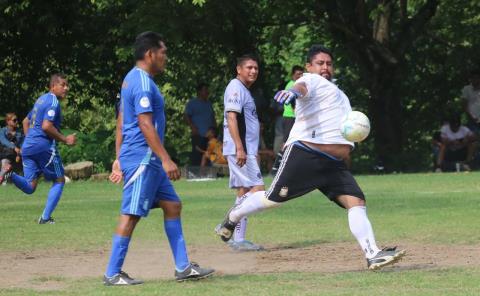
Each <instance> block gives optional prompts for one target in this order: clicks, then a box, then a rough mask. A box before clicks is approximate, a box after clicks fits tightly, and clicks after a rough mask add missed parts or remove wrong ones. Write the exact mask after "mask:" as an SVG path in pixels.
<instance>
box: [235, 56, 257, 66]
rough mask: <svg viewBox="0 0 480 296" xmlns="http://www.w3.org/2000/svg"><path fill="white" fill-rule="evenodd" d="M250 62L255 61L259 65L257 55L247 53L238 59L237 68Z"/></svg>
mask: <svg viewBox="0 0 480 296" xmlns="http://www.w3.org/2000/svg"><path fill="white" fill-rule="evenodd" d="M248 60H252V61H255V62H257V64H258V57H257V56H256V55H253V54H250V53H247V54H244V55H242V56H240V57H238V58H237V67H238V66H241V65H243V64H244V63H245V62H246V61H248Z"/></svg>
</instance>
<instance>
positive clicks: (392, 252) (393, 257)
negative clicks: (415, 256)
mask: <svg viewBox="0 0 480 296" xmlns="http://www.w3.org/2000/svg"><path fill="white" fill-rule="evenodd" d="M406 253H407V252H406V251H405V250H400V251H397V247H393V248H383V249H382V250H381V251H380V252H378V253H377V255H375V257H373V258H370V259H367V267H368V269H370V270H378V269H380V268H382V267H384V266H387V265H391V264H394V263H397V262H398V261H400V260H401V259H402V258H403V256H405V254H406Z"/></svg>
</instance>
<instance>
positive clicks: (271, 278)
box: [0, 173, 480, 295]
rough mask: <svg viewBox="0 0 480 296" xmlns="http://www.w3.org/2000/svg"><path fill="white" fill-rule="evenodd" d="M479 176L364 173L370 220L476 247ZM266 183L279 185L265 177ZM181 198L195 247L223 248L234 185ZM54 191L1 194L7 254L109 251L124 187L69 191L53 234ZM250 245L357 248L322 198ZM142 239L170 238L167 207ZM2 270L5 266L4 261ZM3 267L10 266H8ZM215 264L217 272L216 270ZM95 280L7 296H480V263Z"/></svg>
mask: <svg viewBox="0 0 480 296" xmlns="http://www.w3.org/2000/svg"><path fill="white" fill-rule="evenodd" d="M479 178H480V174H479V173H471V174H406V175H402V174H399V175H385V176H359V177H358V178H357V180H358V182H359V184H360V186H361V187H362V189H363V190H364V192H365V194H366V196H367V204H368V213H369V218H370V220H371V221H372V224H373V226H374V229H375V234H376V238H377V240H378V241H379V243H380V244H382V242H388V243H389V244H390V243H400V244H401V243H402V242H404V241H408V242H411V243H419V244H422V243H424V244H447V245H448V244H452V245H453V244H471V245H478V242H479V241H480V227H478V222H479V219H478V202H479V200H480V196H479V193H480V182H478V180H479ZM266 181H267V183H269V182H271V179H267V180H266ZM175 187H176V189H177V192H178V193H179V195H180V196H181V197H182V200H183V214H182V216H183V225H184V232H185V237H186V239H187V242H188V244H190V245H197V246H200V245H207V246H208V245H216V244H218V243H219V242H218V240H217V238H215V237H214V236H213V234H212V229H213V227H214V226H215V225H216V224H217V223H218V222H219V221H220V220H221V219H222V217H223V215H224V213H225V211H226V210H227V209H228V208H229V207H230V205H231V204H232V202H233V192H232V191H231V190H229V189H228V188H227V180H226V179H222V180H217V181H212V182H186V181H179V182H177V183H175ZM48 189H49V184H47V183H41V184H40V186H39V188H38V189H37V192H36V193H35V194H34V195H32V196H27V195H25V194H23V193H21V192H20V191H18V190H17V189H16V188H14V187H13V186H6V187H0V203H1V209H2V214H1V221H2V223H1V227H0V238H1V239H0V252H6V251H8V252H13V251H35V250H42V249H46V248H48V249H58V250H73V251H89V250H92V251H93V250H98V249H109V248H110V242H111V236H112V232H113V229H114V227H115V225H116V221H117V214H118V211H119V206H120V199H121V187H120V186H115V185H112V184H109V183H107V182H75V183H71V184H68V185H67V186H66V188H65V191H64V196H63V198H62V200H61V201H60V203H59V206H58V208H57V210H56V212H55V213H54V217H55V218H56V219H57V220H58V221H59V223H57V224H56V225H54V229H55V231H52V227H50V226H47V227H43V226H39V225H36V224H35V223H34V221H35V220H36V219H37V218H38V216H39V215H40V214H41V211H42V209H43V204H44V202H45V196H46V194H47V192H48ZM249 225H250V226H249V229H250V230H249V238H251V239H252V240H254V241H255V242H258V243H261V244H262V243H263V244H279V245H294V246H305V245H310V244H318V243H337V242H351V243H355V242H354V239H353V238H352V235H351V233H350V232H349V229H348V221H347V218H346V215H345V211H344V210H343V209H340V208H338V207H337V206H335V205H334V204H333V203H331V202H329V201H328V200H327V199H326V198H325V197H323V196H322V195H321V193H319V192H312V193H310V194H309V195H308V196H306V197H303V198H298V199H296V200H294V201H291V202H289V203H287V204H285V205H284V206H283V207H281V208H279V209H275V210H272V211H268V212H265V213H262V214H260V215H258V216H257V217H256V218H252V219H250V223H249ZM134 239H135V240H136V241H137V242H145V243H150V242H158V241H163V240H165V235H164V234H163V226H162V215H161V211H160V210H154V211H152V212H151V213H150V217H148V218H147V219H144V220H142V222H141V223H140V224H139V226H138V227H137V229H136V231H135V238H134ZM0 266H1V262H0ZM1 267H2V268H6V267H4V266H1ZM213 267H214V266H213ZM100 277H101V275H95V277H94V278H85V279H78V280H73V279H68V278H61V277H52V278H40V279H38V281H54V282H58V283H60V284H61V286H62V287H64V288H63V289H60V290H56V291H38V290H32V289H3V290H2V287H1V286H0V295H4V294H5V295H42V294H45V295H57V294H58V295H127V294H128V295H132V294H133V295H135V294H144V295H152V294H161V295H247V294H249V295H478V294H479V293H480V281H478V278H480V266H479V267H477V266H475V267H469V268H466V267H455V268H448V269H425V270H417V269H408V268H407V269H400V270H395V271H391V272H390V271H389V272H382V273H371V272H366V271H365V272H363V271H362V272H345V273H305V272H303V273H301V272H298V273H292V272H285V273H278V274H248V275H239V276H233V275H228V276H216V277H214V278H212V279H211V280H208V281H204V282H196V283H185V284H177V283H175V282H173V281H165V280H158V281H148V282H147V283H146V284H145V285H142V286H139V287H128V288H120V289H117V288H114V289H112V288H105V287H103V286H101V284H100V282H99V281H100Z"/></svg>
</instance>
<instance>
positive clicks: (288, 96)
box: [273, 88, 302, 104]
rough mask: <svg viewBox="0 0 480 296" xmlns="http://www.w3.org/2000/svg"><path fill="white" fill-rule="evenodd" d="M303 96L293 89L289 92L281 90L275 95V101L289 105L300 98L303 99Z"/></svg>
mask: <svg viewBox="0 0 480 296" xmlns="http://www.w3.org/2000/svg"><path fill="white" fill-rule="evenodd" d="M301 96H302V94H301V93H299V92H298V91H296V90H295V89H293V88H291V89H289V90H281V91H278V92H277V93H276V94H275V97H273V99H274V100H275V101H277V102H279V103H280V104H289V103H290V102H292V101H294V100H296V99H297V98H298V97H301Z"/></svg>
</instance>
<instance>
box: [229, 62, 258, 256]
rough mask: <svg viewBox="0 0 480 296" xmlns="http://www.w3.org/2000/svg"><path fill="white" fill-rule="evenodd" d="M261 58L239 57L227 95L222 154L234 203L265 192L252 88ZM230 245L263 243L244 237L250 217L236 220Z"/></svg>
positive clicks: (254, 247) (243, 248)
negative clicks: (234, 194) (235, 72)
mask: <svg viewBox="0 0 480 296" xmlns="http://www.w3.org/2000/svg"><path fill="white" fill-rule="evenodd" d="M257 76H258V61H257V59H256V58H255V57H254V56H251V55H244V56H241V57H239V58H237V77H236V78H234V79H232V80H231V81H230V83H229V84H228V85H227V88H226V89H225V95H224V106H225V107H224V121H223V127H224V136H223V155H225V157H226V158H227V160H228V168H229V170H230V182H229V185H230V188H234V189H236V191H237V195H236V200H235V204H239V203H240V202H241V201H242V200H244V199H246V198H248V196H250V195H251V194H252V193H254V192H257V191H262V192H263V191H264V190H265V187H264V184H263V178H262V174H261V172H260V168H259V167H258V162H257V159H256V158H257V153H258V142H259V137H260V123H259V121H258V116H257V110H256V108H255V102H254V100H253V97H252V95H251V94H250V91H249V88H250V86H252V84H253V83H254V82H255V81H256V80H257ZM237 222H238V223H237V224H236V228H235V231H234V234H233V239H232V240H231V241H230V246H231V247H232V249H234V250H238V251H258V250H261V249H263V248H262V247H261V246H258V245H256V244H253V243H252V242H250V241H247V240H246V239H245V233H246V230H247V217H242V218H241V219H239V221H237Z"/></svg>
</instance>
